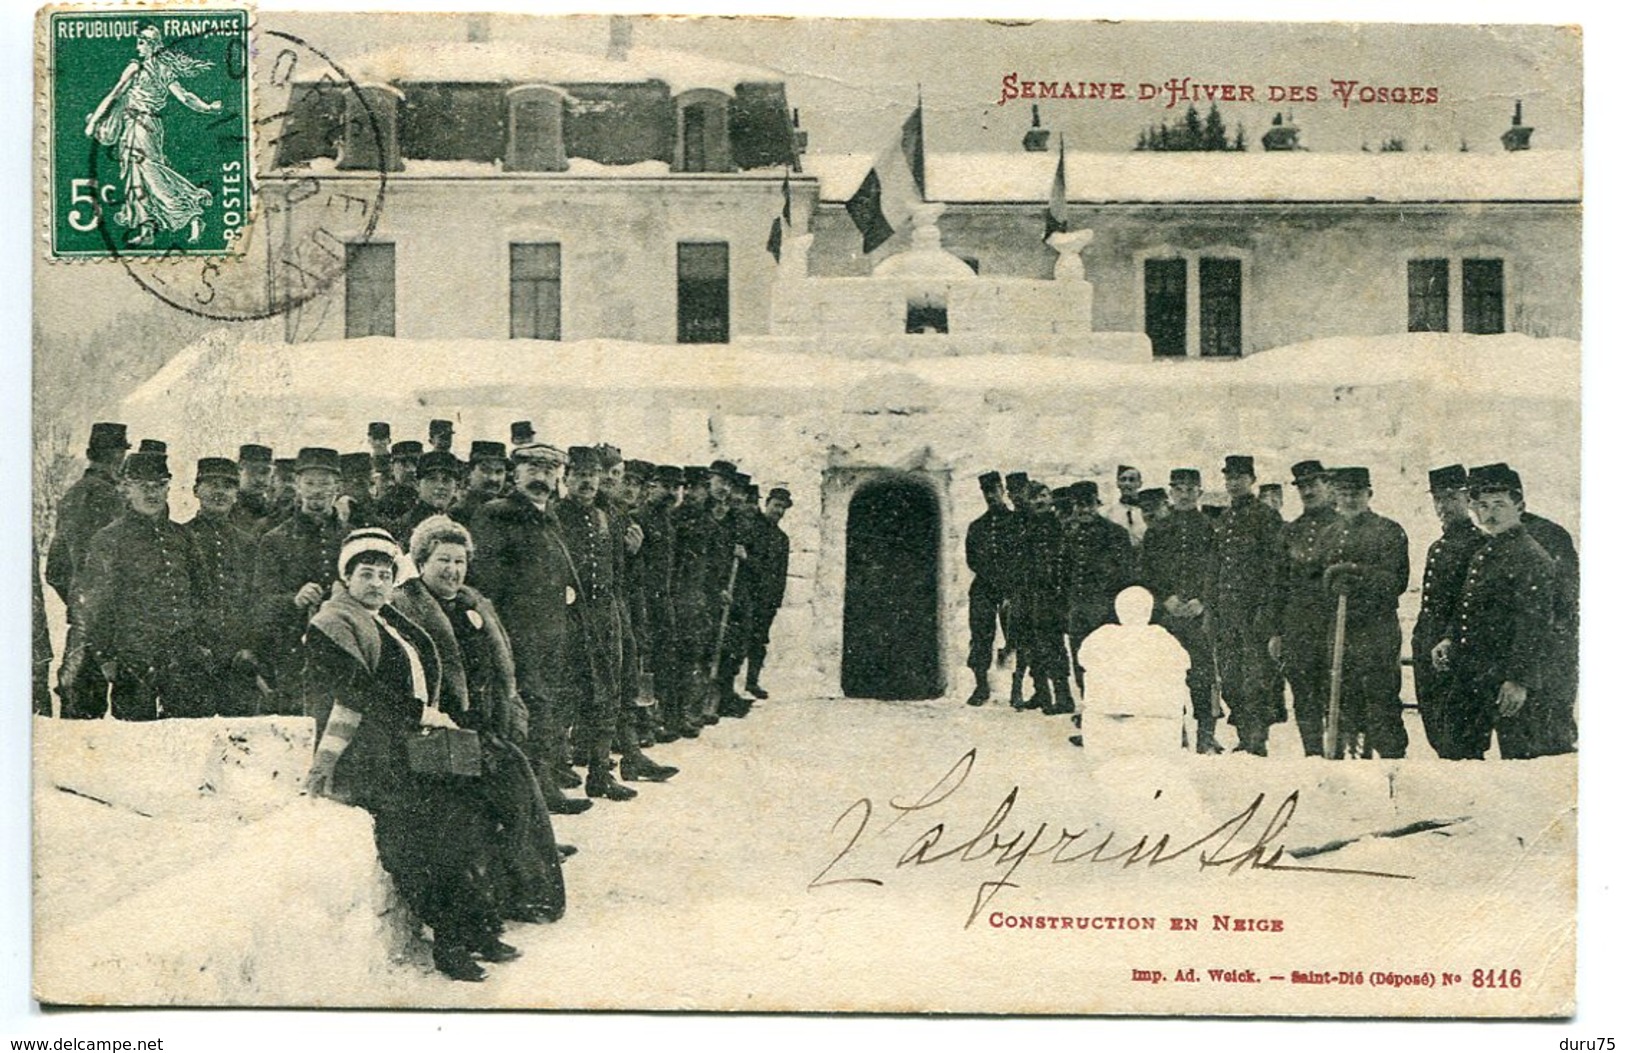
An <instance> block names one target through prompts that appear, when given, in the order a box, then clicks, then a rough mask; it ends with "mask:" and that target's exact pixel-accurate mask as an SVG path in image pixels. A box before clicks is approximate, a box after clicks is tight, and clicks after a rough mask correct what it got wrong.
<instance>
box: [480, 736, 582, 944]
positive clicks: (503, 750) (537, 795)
mask: <svg viewBox="0 0 1625 1053" xmlns="http://www.w3.org/2000/svg"><path fill="white" fill-rule="evenodd" d="M480 746H481V753H482V760H481V763H482V767H483V770H484V774H483V775H482V776H481V777H480V779H479V782H480V792H481V794H482V795H483V797H484V800H485V803H486V806H487V808H488V810H489V814H490V816H491V818H492V819H493V820H495V823H496V841H495V849H496V851H495V860H494V862H495V866H494V868H493V870H492V876H493V878H494V885H495V891H496V898H497V905H498V908H499V909H500V910H501V912H502V913H503V915H504V916H507V917H513V916H515V915H516V914H517V913H520V912H524V913H529V912H532V911H534V912H536V913H538V914H540V915H542V916H543V917H545V918H547V919H548V920H550V921H557V920H558V919H559V918H561V917H563V916H564V870H563V868H562V867H561V866H560V865H559V853H558V846H557V842H556V841H555V840H554V839H553V822H552V820H551V819H549V818H548V814H547V805H546V804H545V803H544V801H543V799H542V790H541V787H540V786H539V785H538V784H537V782H536V774H535V772H534V771H533V770H532V769H531V766H530V761H529V760H527V759H526V758H525V754H524V751H523V750H521V749H520V748H519V747H518V746H515V745H514V744H513V743H511V742H508V741H507V740H505V739H500V738H497V737H496V736H495V735H489V734H482V735H481V736H480Z"/></svg>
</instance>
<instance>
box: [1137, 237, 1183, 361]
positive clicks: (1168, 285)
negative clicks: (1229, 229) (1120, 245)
mask: <svg viewBox="0 0 1625 1053" xmlns="http://www.w3.org/2000/svg"><path fill="white" fill-rule="evenodd" d="M1145 335H1146V336H1149V337H1150V338H1151V353H1152V354H1153V355H1156V356H1158V357H1159V358H1160V357H1167V356H1172V355H1183V354H1184V353H1185V261H1184V260H1182V259H1177V258H1176V259H1171V260H1146V261H1145Z"/></svg>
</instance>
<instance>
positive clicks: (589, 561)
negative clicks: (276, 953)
mask: <svg viewBox="0 0 1625 1053" xmlns="http://www.w3.org/2000/svg"><path fill="white" fill-rule="evenodd" d="M600 466H601V461H600V458H599V454H598V452H597V451H596V450H594V449H593V448H592V447H590V446H572V447H570V453H569V460H568V461H567V462H566V465H565V469H564V485H565V490H566V493H565V496H564V499H563V500H561V501H560V502H559V503H558V510H557V511H558V521H559V531H560V534H561V535H562V536H563V538H564V544H565V547H566V548H567V549H568V550H569V552H570V559H571V561H572V562H574V563H575V568H576V577H577V580H578V581H579V582H580V591H579V592H578V594H577V597H576V603H575V606H576V608H577V609H578V611H579V612H580V615H581V619H582V624H583V626H584V628H585V644H586V650H587V655H586V659H587V661H586V672H587V674H588V678H589V682H590V684H591V691H590V692H589V693H588V694H587V696H586V698H585V699H584V702H585V705H584V707H583V710H582V713H581V718H580V720H579V721H578V722H577V725H576V737H575V756H576V757H577V758H581V757H583V755H584V759H585V760H586V762H587V796H589V797H603V798H607V799H609V800H612V801H625V800H630V799H631V798H633V797H636V796H637V791H636V790H634V789H632V788H631V787H630V786H623V785H621V784H620V783H618V782H616V781H615V777H614V771H613V768H612V763H613V762H612V761H611V759H610V750H611V747H612V746H613V745H614V743H615V741H616V737H617V733H618V732H619V731H620V730H621V722H620V718H621V707H622V698H621V678H622V677H623V676H624V675H625V669H624V664H623V663H624V653H625V641H624V639H623V635H624V634H625V632H626V626H625V624H624V622H623V619H622V608H621V602H620V597H619V594H618V588H619V578H618V575H619V573H620V571H621V567H622V564H621V550H620V546H621V545H622V544H623V542H622V539H620V538H617V537H616V536H615V533H614V528H613V524H612V521H611V519H610V517H609V516H608V515H607V514H606V513H605V512H604V510H603V509H602V508H600V507H599V506H598V502H597V498H598V485H599V472H600V470H601V468H600ZM621 745H622V757H623V758H625V757H626V756H627V755H628V752H629V751H628V750H627V748H626V747H627V746H628V745H630V746H631V750H630V753H631V755H632V756H634V757H638V756H640V754H638V752H637V744H636V743H635V742H633V743H630V744H628V743H627V742H626V741H625V740H624V738H623V739H622V741H621ZM633 767H634V768H636V767H637V765H636V764H635V763H634V765H633ZM627 777H628V778H630V777H631V776H627Z"/></svg>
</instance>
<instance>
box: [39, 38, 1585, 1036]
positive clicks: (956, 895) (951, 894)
mask: <svg viewBox="0 0 1625 1053" xmlns="http://www.w3.org/2000/svg"><path fill="white" fill-rule="evenodd" d="M939 13H944V12H935V11H933V12H930V14H933V15H936V14H939ZM1361 17H1362V18H1367V17H1381V16H1380V15H1379V14H1376V13H1372V14H1367V13H1365V12H1362V13H1361ZM1506 17H1519V16H1518V15H1508V16H1506ZM1522 17H1529V16H1528V15H1527V14H1525V15H1523V16H1522ZM22 35H23V36H25V37H26V36H27V34H26V32H25V33H22ZM1591 45H1592V41H1591V40H1589V39H1588V62H1589V63H1592V64H1595V63H1598V62H1599V59H1598V58H1597V56H1596V54H1595V53H1594V52H1591V51H1590V48H1591ZM741 58H742V59H744V58H745V57H744V56H741ZM758 61H762V62H764V64H770V62H768V60H767V59H766V58H765V57H763V58H760V59H758ZM24 97H26V94H25V96H24ZM1593 98H1594V99H1595V98H1596V96H1593ZM1596 108H1599V109H1600V108H1601V107H1596ZM1592 116H1593V121H1594V122H1598V121H1599V118H1598V115H1597V114H1596V113H1595V111H1593V114H1592ZM1604 116H1606V115H1604ZM1589 137H1590V143H1589V144H1588V145H1592V144H1594V143H1595V142H1596V140H1597V139H1598V138H1600V136H1599V129H1598V125H1597V124H1594V125H1593V127H1592V128H1591V131H1590V133H1589ZM856 149H859V150H861V149H862V147H857V148H856ZM1599 185H1601V181H1600V180H1599V179H1598V177H1597V176H1596V174H1595V172H1593V173H1592V178H1591V181H1590V186H1592V187H1593V188H1595V187H1597V186H1599ZM1599 196H1600V195H1599ZM1598 204H1599V203H1598V202H1596V201H1593V202H1589V203H1588V210H1589V209H1591V208H1594V207H1596V206H1597V205H1598ZM1591 237H1592V239H1593V242H1594V240H1595V238H1596V235H1595V233H1593V234H1592V235H1591ZM1588 277H1590V278H1591V279H1592V281H1596V279H1597V275H1596V273H1595V272H1592V271H1590V270H1589V268H1588ZM1592 335H1593V338H1594V339H1595V338H1596V337H1597V335H1598V334H1597V333H1596V332H1595V331H1594V332H1593V334H1592ZM1587 379H1588V382H1589V383H1590V384H1592V385H1595V384H1596V383H1597V380H1596V378H1595V377H1594V376H1593V375H1589V374H1588V378H1587ZM1604 382H1605V383H1606V377H1605V379H1604ZM1593 391H1594V388H1593ZM1592 397H1594V395H1593V396H1592ZM1593 412H1595V411H1593ZM19 443H22V444H26V439H19ZM177 474H180V473H179V472H178V473H177ZM1594 496H1595V488H1593V489H1592V490H1591V491H1590V492H1589V493H1588V498H1587V500H1588V502H1590V501H1591V500H1592V499H1593V497H1594ZM1595 515H1596V513H1595V511H1593V512H1592V516H1595ZM1588 519H1591V516H1588ZM1600 547H1601V546H1600V545H1597V544H1596V543H1595V542H1594V543H1593V546H1592V548H1591V549H1590V552H1591V554H1593V555H1596V556H1603V555H1604V554H1602V553H1599V552H1598V549H1599V548H1600ZM1600 562H1601V561H1600V560H1598V561H1596V562H1593V561H1590V560H1588V564H1587V581H1588V591H1589V590H1593V589H1595V588H1596V587H1597V586H1596V583H1597V582H1598V581H1605V582H1606V580H1607V579H1606V578H1605V577H1603V575H1606V573H1607V571H1606V570H1605V569H1600V568H1599V564H1600ZM1413 580H1414V579H1413ZM1602 587H1603V588H1606V587H1607V586H1606V584H1605V585H1604V586H1602ZM1588 615H1589V611H1588ZM1587 631H1588V633H1595V632H1596V631H1597V625H1596V623H1595V622H1594V621H1593V622H1588V630H1587ZM1594 678H1595V668H1594V667H1593V668H1592V670H1591V671H1589V672H1588V678H1587V679H1588V682H1594ZM1588 697H1589V698H1591V699H1593V700H1595V699H1596V698H1598V697H1599V695H1598V694H1596V693H1595V692H1593V693H1591V694H1589V695H1588ZM1596 710H1597V707H1596V705H1595V702H1593V704H1592V705H1591V706H1588V707H1587V718H1586V719H1587V738H1588V742H1590V743H1592V744H1593V745H1595V744H1596V743H1598V742H1599V741H1602V742H1607V741H1608V738H1607V736H1608V734H1609V728H1608V726H1607V724H1606V723H1604V720H1605V719H1606V717H1605V715H1604V714H1601V713H1598V712H1597V711H1596ZM21 734H22V736H23V737H24V738H26V730H24V731H22V732H21ZM1597 752H1598V753H1600V752H1601V751H1600V750H1599V751H1597ZM951 759H952V758H951V757H945V758H944V760H945V761H947V760H951ZM16 770H18V771H21V770H24V769H23V768H22V766H19V767H18V768H17V769H16ZM905 789H913V787H912V786H909V787H903V786H897V785H894V784H893V783H891V782H888V781H886V780H879V781H877V782H876V783H875V785H874V786H873V788H872V790H871V791H870V792H873V793H874V794H875V795H876V796H883V795H887V794H890V793H893V792H898V791H902V790H905ZM1587 792H1588V793H1589V792H1593V791H1591V790H1589V789H1588V791H1587ZM1586 848H1587V855H1588V857H1589V855H1590V854H1591V853H1592V852H1596V853H1597V854H1599V855H1600V854H1603V853H1606V852H1607V851H1608V848H1607V846H1606V844H1605V843H1602V842H1599V841H1598V840H1596V839H1595V838H1594V839H1593V840H1590V841H1588V842H1586ZM1586 865H1587V867H1589V865H1590V864H1589V863H1587V864H1586ZM1584 873H1589V870H1588V871H1586V872H1584ZM1585 882H1586V879H1585V877H1584V876H1583V877H1582V882H1581V889H1582V897H1584V896H1585V889H1586V887H1587V886H1586V883H1585ZM962 891H963V890H962V889H960V888H958V887H957V886H954V887H952V888H951V889H944V890H943V896H944V897H945V898H947V899H950V900H951V901H952V902H953V904H954V909H955V910H957V909H958V908H959V907H960V906H961V904H959V902H958V900H959V899H960V898H962V897H961V896H960V893H961V892H962ZM1195 909H1200V908H1195ZM1080 912H1081V908H1080ZM1101 912H1102V913H1106V911H1104V910H1103V911H1101ZM1122 912H1123V913H1137V912H1134V911H1130V910H1127V909H1125V910H1123V911H1122ZM1159 913H1166V912H1159ZM1609 921H1610V919H1609V918H1608V916H1607V915H1606V914H1605V915H1604V917H1603V918H1602V919H1600V920H1599V921H1598V922H1596V923H1595V924H1592V923H1590V922H1589V918H1588V922H1587V924H1588V926H1590V927H1588V928H1582V939H1581V947H1582V954H1584V953H1585V947H1586V943H1587V942H1588V940H1587V933H1588V932H1595V933H1597V934H1599V935H1600V936H1601V938H1602V939H1603V940H1606V938H1607V935H1608V934H1609V933H1610V932H1611V931H1612V926H1611V925H1610V924H1609ZM1379 924H1380V925H1386V924H1388V923H1387V922H1386V921H1380V922H1379ZM1592 938H1593V939H1595V938H1597V937H1592ZM24 946H26V944H24ZM993 949H994V953H997V944H994V945H993ZM1022 957H1023V961H1022V965H1021V969H1020V970H1019V971H1018V972H1019V973H1023V974H1025V975H1026V976H1029V977H1030V976H1032V975H1033V973H1035V972H1039V971H1042V970H1043V969H1044V962H1043V955H1042V954H1039V955H1038V956H1036V957H1035V958H1032V959H1030V960H1029V958H1028V956H1027V955H1025V954H1024V955H1023V956H1022ZM21 960H23V961H26V956H24V957H23V958H22V959H21ZM1585 961H1586V959H1585V958H1584V957H1582V964H1581V974H1580V984H1579V987H1578V988H1577V992H1578V994H1579V998H1580V1004H1581V1014H1582V1015H1581V1020H1582V1021H1586V1020H1587V1017H1588V1015H1589V1014H1588V1011H1587V1006H1586V991H1587V990H1588V988H1591V984H1590V983H1588V982H1587V981H1588V977H1587V970H1586V965H1585ZM1593 968H1599V969H1600V970H1601V971H1602V972H1603V973H1605V974H1606V972H1607V971H1608V969H1609V966H1608V964H1607V955H1606V952H1604V957H1603V964H1602V965H1601V966H1600V967H1599V966H1593ZM1060 972H1061V975H1058V976H1047V977H1044V978H1042V979H1037V978H1033V979H1030V980H1017V981H1016V983H1018V984H1021V983H1031V984H1033V985H1035V986H1038V987H1040V988H1042V989H1044V990H1048V991H1053V992H1060V991H1064V990H1065V989H1066V988H1067V987H1069V986H1071V985H1072V984H1074V982H1075V981H1074V979H1073V978H1072V977H1071V976H1069V975H1067V971H1066V970H1065V969H1063V970H1060ZM1590 979H1591V980H1592V982H1595V980H1596V979H1597V977H1591V978H1590ZM813 990H816V984H813V985H810V986H809V987H808V988H807V990H806V992H804V993H810V992H811V991H813ZM341 1000H342V999H341ZM1042 1000H1043V1001H1049V999H1042ZM1062 1000H1064V1001H1067V1002H1072V1001H1073V1000H1072V998H1070V997H1066V996H1062ZM702 1001H703V1000H702ZM814 1001H817V999H816V996H815V998H814ZM1109 1001H1110V1000H1108V1002H1109ZM1077 1002H1081V1003H1083V1006H1089V1007H1090V1008H1097V1009H1106V1010H1107V1011H1111V1010H1112V1009H1113V1008H1116V1007H1113V1006H1111V1005H1109V1004H1108V1005H1093V1006H1090V1005H1089V1002H1090V1000H1089V999H1088V998H1087V996H1084V997H1080V998H1078V999H1077ZM780 1004H781V1005H782V1004H804V1003H803V1001H802V999H801V997H799V996H793V997H791V998H789V999H786V1000H785V1001H784V1002H781V1003H780ZM1073 1004H1077V1003H1073ZM1083 1006H1080V1007H1083ZM1123 1008H1128V1007H1127V1006H1123ZM1208 1011H1210V1012H1212V1011H1221V1012H1222V1011H1225V1010H1222V1009H1220V1010H1215V1009H1213V1008H1212V1007H1209V1008H1208ZM1311 1011H1312V1010H1311ZM1359 1011H1360V1010H1359V1008H1358V1006H1354V1005H1351V1006H1349V1007H1348V1008H1340V1009H1339V1012H1347V1013H1358V1012H1359ZM84 1019H85V1018H83V1017H79V1018H76V1020H84ZM94 1019H96V1020H97V1022H98V1024H100V1022H101V1021H104V1020H105V1019H106V1017H97V1018H94ZM144 1019H146V1020H152V1019H156V1018H154V1017H150V1016H149V1017H146V1018H144ZM36 1022H37V1021H36ZM51 1024H52V1026H51V1027H50V1028H48V1029H45V1030H48V1031H49V1033H52V1034H56V1033H83V1032H85V1031H86V1028H85V1027H82V1026H80V1025H79V1024H78V1023H77V1022H76V1023H75V1024H74V1025H72V1026H65V1025H64V1024H63V1018H53V1019H52V1022H51ZM1033 1026H1037V1025H1033ZM1171 1026H1173V1027H1177V1025H1171ZM1259 1026H1266V1025H1259ZM1310 1026H1313V1027H1316V1028H1319V1027H1328V1026H1329V1025H1310ZM1602 1026H1604V1027H1605V1026H1606V1024H1603V1025H1602ZM1517 1027H1519V1028H1520V1029H1521V1028H1522V1027H1523V1025H1517ZM131 1030H137V1029H135V1028H132V1029H131ZM1561 1030H1562V1033H1564V1034H1572V1033H1574V1032H1573V1030H1572V1029H1570V1028H1567V1027H1565V1028H1562V1029H1561ZM1582 1030H1584V1031H1586V1032H1587V1033H1590V1032H1591V1031H1596V1030H1598V1029H1597V1028H1592V1027H1587V1028H1584V1029H1582ZM29 1033H30V1034H33V1033H35V1032H34V1031H33V1030H32V1029H30V1030H29ZM42 1033H43V1032H42ZM1302 1033H1305V1032H1304V1029H1303V1028H1298V1029H1295V1030H1294V1032H1293V1036H1294V1037H1296V1036H1297V1035H1299V1034H1302ZM1332 1034H1333V1035H1341V1034H1343V1032H1332ZM1501 1034H1502V1033H1501V1032H1496V1033H1495V1034H1494V1035H1492V1036H1491V1040H1492V1041H1496V1042H1499V1041H1502V1040H1503V1039H1502V1038H1501ZM1558 1037H1559V1029H1557V1028H1552V1027H1548V1028H1545V1029H1535V1030H1534V1032H1533V1037H1532V1038H1531V1041H1534V1042H1535V1043H1537V1044H1543V1043H1544V1042H1546V1041H1550V1042H1552V1043H1553V1044H1554V1045H1555V1044H1556V1041H1557V1038H1558ZM1317 1040H1318V1039H1317ZM1475 1040H1476V1039H1475Z"/></svg>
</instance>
